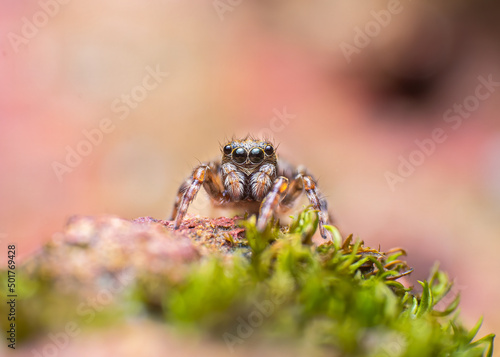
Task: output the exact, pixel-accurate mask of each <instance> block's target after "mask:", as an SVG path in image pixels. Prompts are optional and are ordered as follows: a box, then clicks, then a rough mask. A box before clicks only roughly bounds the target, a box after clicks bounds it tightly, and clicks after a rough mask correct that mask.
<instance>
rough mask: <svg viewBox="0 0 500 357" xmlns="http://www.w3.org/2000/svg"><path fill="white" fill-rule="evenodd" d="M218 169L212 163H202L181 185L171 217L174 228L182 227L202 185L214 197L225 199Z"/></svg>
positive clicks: (220, 199) (220, 200)
mask: <svg viewBox="0 0 500 357" xmlns="http://www.w3.org/2000/svg"><path fill="white" fill-rule="evenodd" d="M216 170H217V168H216V167H214V166H212V165H209V164H201V165H200V166H198V167H196V168H195V169H194V170H193V174H192V175H191V176H190V177H189V178H188V179H187V180H186V181H184V183H183V184H182V185H181V187H180V188H179V191H178V192H177V198H176V200H175V204H174V209H173V211H172V216H171V218H170V220H174V219H175V222H174V229H178V228H179V227H180V225H181V222H182V219H183V218H184V216H185V215H186V212H187V210H188V207H189V205H190V204H191V203H192V202H193V201H194V199H195V197H196V194H197V193H198V191H199V190H200V187H201V186H202V185H203V187H204V188H205V190H206V191H207V193H208V194H209V196H210V197H211V198H212V199H215V200H217V201H219V202H222V201H223V200H224V194H223V192H224V188H223V185H222V182H221V180H220V179H219V177H218V176H217V173H216V172H215V171H216Z"/></svg>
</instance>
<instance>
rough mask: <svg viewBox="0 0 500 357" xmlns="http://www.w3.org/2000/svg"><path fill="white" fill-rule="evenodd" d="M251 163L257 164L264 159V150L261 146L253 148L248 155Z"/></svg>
mask: <svg viewBox="0 0 500 357" xmlns="http://www.w3.org/2000/svg"><path fill="white" fill-rule="evenodd" d="M248 157H249V158H250V161H251V162H252V164H258V163H260V162H262V160H264V151H262V149H261V148H253V149H252V150H250V155H248Z"/></svg>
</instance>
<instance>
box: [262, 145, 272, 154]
mask: <svg viewBox="0 0 500 357" xmlns="http://www.w3.org/2000/svg"><path fill="white" fill-rule="evenodd" d="M264 151H265V152H266V155H272V154H274V148H273V147H272V146H271V145H267V146H266V148H265V149H264Z"/></svg>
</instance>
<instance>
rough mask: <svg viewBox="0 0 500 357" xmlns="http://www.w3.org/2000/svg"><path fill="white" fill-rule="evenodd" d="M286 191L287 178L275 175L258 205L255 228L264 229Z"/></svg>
mask: <svg viewBox="0 0 500 357" xmlns="http://www.w3.org/2000/svg"><path fill="white" fill-rule="evenodd" d="M287 191H288V179H287V178H286V177H284V176H279V177H277V178H276V180H274V183H273V186H272V187H271V189H270V190H269V192H268V193H267V195H266V197H265V198H264V201H262V204H261V205H260V212H259V218H258V220H257V229H258V230H259V231H264V229H265V228H266V226H267V223H268V222H269V220H270V219H271V217H272V216H273V213H274V212H275V211H276V210H277V209H278V207H279V205H280V202H281V201H282V200H283V198H284V197H285V196H286V193H287Z"/></svg>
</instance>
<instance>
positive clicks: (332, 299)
mask: <svg viewBox="0 0 500 357" xmlns="http://www.w3.org/2000/svg"><path fill="white" fill-rule="evenodd" d="M193 222H194V221H193ZM200 222H201V223H200ZM214 222H216V221H208V220H203V219H202V220H200V219H198V220H197V221H196V222H195V223H196V224H195V223H192V224H190V225H186V227H187V228H186V230H184V231H183V232H182V234H183V235H185V236H186V235H187V236H188V237H189V238H190V241H188V240H187V239H186V238H185V237H184V238H182V237H180V236H177V235H175V234H174V233H173V231H172V229H171V224H170V223H169V222H163V221H157V220H152V219H148V220H146V221H145V220H141V223H139V222H127V221H123V220H118V221H116V219H115V221H112V225H111V226H110V224H109V222H107V221H105V223H102V224H101V226H99V225H98V224H94V223H92V222H88V221H87V222H86V223H85V224H86V225H85V232H91V233H89V234H88V235H89V237H91V238H92V239H87V238H86V236H85V235H79V234H76V233H75V232H77V233H78V232H80V229H79V228H78V227H79V226H78V225H76V228H75V227H73V228H72V230H71V232H72V233H71V234H73V236H71V235H70V234H67V235H66V238H63V239H62V240H60V242H59V243H58V244H52V245H49V246H48V247H46V248H45V252H44V253H43V254H41V255H40V256H39V257H37V258H34V259H33V260H32V261H31V262H30V263H29V264H26V267H25V268H24V269H25V270H24V273H23V274H20V275H22V276H23V278H22V279H25V280H24V281H20V283H19V286H24V287H25V288H24V293H22V294H20V295H21V299H24V301H23V303H22V306H23V311H22V316H26V319H27V320H26V321H28V317H29V321H31V322H30V323H27V322H26V323H25V324H24V325H23V324H21V326H24V330H23V331H22V336H23V337H24V338H25V339H30V338H33V337H34V336H35V335H36V333H40V331H43V332H47V331H50V330H53V329H56V330H57V327H55V326H54V324H55V323H56V324H57V321H59V323H60V324H63V323H64V321H68V320H71V321H74V320H75V319H76V321H79V325H80V326H93V325H95V324H99V325H101V326H102V324H103V323H104V324H105V325H106V324H116V323H119V322H120V321H122V320H123V318H126V319H129V318H130V317H136V318H137V317H138V316H140V317H141V318H147V319H152V320H155V321H160V322H161V323H162V324H165V325H167V326H170V327H172V328H173V329H175V330H176V331H181V332H185V333H186V334H187V336H204V337H210V338H211V340H216V341H219V342H220V343H221V344H222V346H224V347H223V348H224V349H225V348H227V349H228V350H229V351H235V350H238V349H241V350H245V349H251V348H252V347H255V346H268V345H269V344H273V346H276V345H278V346H279V345H281V344H282V345H286V346H287V348H289V347H290V346H294V347H293V348H294V350H295V351H298V354H299V355H305V354H310V353H321V354H327V355H339V356H347V355H348V356H484V355H487V356H491V355H492V351H493V338H494V335H487V336H485V337H483V338H480V339H476V340H474V339H475V336H476V334H477V332H478V330H479V327H480V325H481V322H482V320H479V322H478V323H477V325H476V326H474V327H473V328H472V329H470V330H469V329H466V328H465V327H464V326H463V325H462V324H461V323H460V321H459V316H458V313H457V312H456V309H457V307H458V297H457V298H456V299H454V300H453V301H452V302H450V303H449V305H448V306H446V307H444V308H441V309H437V308H436V306H437V304H438V303H439V302H440V301H442V300H443V298H444V297H445V296H446V294H447V293H448V292H449V290H450V288H451V283H450V281H449V279H448V277H447V275H446V274H445V273H443V272H442V271H440V270H439V269H438V268H437V267H436V268H434V270H433V271H432V273H431V276H430V277H429V279H428V280H427V281H423V282H419V283H420V284H421V285H422V293H421V294H419V295H416V294H414V293H413V292H412V289H411V288H407V287H405V286H404V285H403V284H402V283H400V282H399V281H398V280H400V278H402V277H403V276H405V275H407V274H409V273H411V269H410V268H409V267H408V266H407V264H406V263H405V262H404V261H403V260H401V259H400V258H401V257H402V256H403V255H405V252H404V251H403V250H402V249H394V250H391V251H388V252H380V251H378V250H375V249H370V248H368V247H366V246H364V244H363V242H362V241H353V240H352V237H347V238H346V239H345V240H344V239H342V237H340V234H339V233H338V231H337V230H336V229H335V227H327V228H328V229H330V230H331V232H332V233H333V236H334V241H333V242H327V243H324V244H321V245H319V246H313V245H312V244H310V243H311V237H312V235H313V234H314V232H315V231H316V228H317V216H316V214H315V212H314V211H311V210H305V211H303V212H302V213H300V214H299V215H298V217H296V218H295V219H294V220H293V222H292V223H291V225H290V226H289V227H288V228H285V229H283V228H280V227H279V226H278V225H277V224H274V223H272V224H270V225H269V226H268V227H267V229H266V231H265V232H262V233H261V232H258V231H257V229H256V227H255V219H254V218H250V219H248V220H243V221H242V222H241V224H242V225H243V226H244V227H245V231H244V236H243V237H241V236H240V233H243V231H242V230H241V229H240V228H238V226H237V225H235V224H234V222H229V221H228V222H226V221H224V222H223V223H224V224H222V223H221V224H220V225H218V224H215V223H214ZM200 224H201V225H200ZM89 227H91V228H89ZM113 227H115V228H116V227H118V228H117V229H119V230H118V231H116V230H114V229H115V228H113ZM148 227H149V228H148ZM151 227H154V229H153V228H151ZM189 229H191V231H190V230H189ZM117 232H118V233H117ZM204 232H206V233H207V235H204ZM227 232H232V233H231V234H230V235H231V237H230V239H229V238H228V233H227ZM121 235H122V236H121ZM72 237H73V238H72ZM74 237H78V244H75V238H74ZM193 237H195V238H193ZM200 237H201V238H203V239H200ZM207 237H208V238H207ZM205 238H206V239H205ZM82 241H83V242H84V243H85V244H82ZM186 242H187V243H186ZM203 242H206V243H207V244H209V245H210V248H209V249H206V247H205V244H204V243H203ZM214 242H216V244H215V245H214ZM102 244H104V246H102ZM109 246H113V247H114V248H113V249H112V250H109V249H108V250H109V251H106V252H105V253H103V249H104V247H108V248H109ZM215 246H220V248H219V249H215V248H214V247H215ZM96 252H97V253H96ZM145 252H146V253H147V254H146V253H145ZM143 254H145V255H143ZM61 259H66V260H67V261H66V263H65V264H67V269H68V273H67V274H61V272H57V273H56V270H57V266H56V265H55V264H51V262H57V264H58V265H59V266H60V264H61ZM74 261H78V262H79V263H78V264H74ZM68 262H71V264H70V263H68ZM81 266H84V267H85V268H86V269H84V270H81ZM3 275H4V276H5V274H3ZM123 277H127V278H126V279H125V280H126V282H125V283H123V281H124V278H123ZM2 279H3V278H2ZM116 281H122V283H121V284H118V286H119V287H120V289H117V290H111V288H110V286H111V285H112V284H115V285H116ZM2 284H4V282H2ZM108 285H109V286H108ZM103 289H104V290H103ZM103 291H111V292H112V294H111V299H110V300H109V299H107V300H106V301H108V300H109V301H108V302H107V303H106V304H101V305H97V307H98V308H97V307H96V308H95V309H92V308H91V304H84V307H86V308H87V310H82V309H81V308H76V309H75V306H77V307H78V306H81V305H82V301H83V302H85V301H90V300H88V297H90V299H92V298H93V299H94V300H96V299H95V297H96V296H97V302H99V301H100V300H99V297H100V296H101V297H103V296H104V295H103V293H102V292H103ZM23 297H24V298H23ZM85 299H87V300H85ZM35 301H38V302H40V301H43V309H39V308H40V306H39V305H40V304H38V305H37V304H33V306H38V308H33V309H31V308H30V306H31V305H30V304H31V303H34V302H35ZM61 307H65V309H64V311H65V313H64V314H63V315H61V314H58V313H57V311H59V310H60V309H61ZM68 311H69V312H68ZM71 311H73V314H71ZM82 311H89V313H82ZM75 312H76V313H75ZM90 313H92V316H96V317H99V316H101V317H102V318H92V319H90V316H91V315H90ZM55 316H59V318H57V319H55ZM29 326H31V327H32V328H29Z"/></svg>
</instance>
